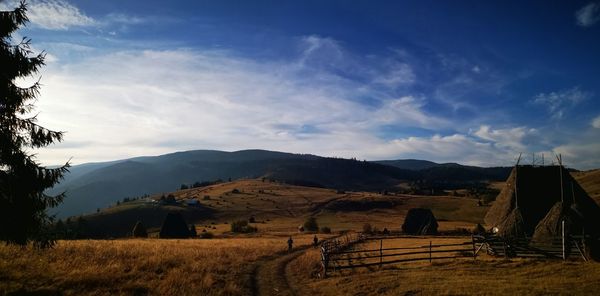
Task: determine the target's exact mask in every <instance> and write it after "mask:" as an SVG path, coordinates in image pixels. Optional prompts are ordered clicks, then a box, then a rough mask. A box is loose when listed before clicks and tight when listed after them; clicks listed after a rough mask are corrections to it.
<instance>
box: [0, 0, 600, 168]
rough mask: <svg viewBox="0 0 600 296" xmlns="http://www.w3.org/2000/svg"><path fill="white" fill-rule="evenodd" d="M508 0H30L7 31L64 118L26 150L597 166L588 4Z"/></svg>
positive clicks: (597, 36) (43, 100)
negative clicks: (30, 56)
mask: <svg viewBox="0 0 600 296" xmlns="http://www.w3.org/2000/svg"><path fill="white" fill-rule="evenodd" d="M522 2H523V1H498V2H492V1H293V2H292V1H62V0H60V1H56V0H51V1H29V5H30V19H31V23H30V24H29V25H28V26H27V28H25V29H22V30H20V31H19V32H18V36H15V37H21V36H27V37H30V38H32V39H33V46H34V49H36V50H45V51H46V52H47V53H48V60H47V61H48V65H47V66H46V67H45V68H44V70H43V71H42V72H41V73H40V74H41V76H42V83H43V85H44V86H43V89H42V93H41V96H40V99H39V101H38V103H37V106H38V110H37V112H40V116H39V119H40V122H41V123H42V124H43V125H46V126H48V127H50V128H53V129H58V130H65V131H67V134H66V138H65V141H64V142H63V143H61V144H57V145H54V146H52V147H49V148H46V149H43V150H40V151H36V152H37V153H38V158H39V160H40V161H42V162H43V163H46V164H54V163H60V162H63V161H65V160H67V159H68V158H70V157H73V162H74V163H83V162H89V161H102V160H113V159H118V158H126V157H132V156H139V155H157V154H162V153H168V152H173V151H181V150H190V149H219V150H229V151H231V150H240V149H250V148H260V149H270V150H281V151H289V152H298V153H312V154H318V155H324V156H341V157H356V158H359V159H368V160H376V159H396V158H419V159H428V160H433V161H439V162H450V161H451V162H460V163H466V164H474V165H485V166H492V165H511V164H512V163H514V161H515V159H516V157H517V156H518V155H519V153H525V155H526V161H529V162H530V161H531V155H532V153H537V154H538V157H539V155H540V154H542V153H543V154H544V155H545V157H546V159H551V158H552V155H554V154H557V153H561V154H562V155H563V158H564V160H565V162H566V163H567V164H568V165H570V166H574V167H577V168H582V169H588V168H597V167H600V54H599V53H600V2H599V1H527V3H522ZM14 3H15V2H14V1H3V2H2V3H0V8H2V9H8V8H10V7H11V6H13V5H14ZM32 79H37V77H33V78H32ZM27 82H28V81H27V80H25V81H23V82H22V83H23V84H26V83H27Z"/></svg>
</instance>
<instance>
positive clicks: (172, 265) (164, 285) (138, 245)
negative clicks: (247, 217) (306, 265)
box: [0, 235, 312, 295]
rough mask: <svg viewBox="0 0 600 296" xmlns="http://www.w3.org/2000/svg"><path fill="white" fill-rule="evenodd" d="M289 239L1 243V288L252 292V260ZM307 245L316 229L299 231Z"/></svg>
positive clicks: (84, 291)
mask: <svg viewBox="0 0 600 296" xmlns="http://www.w3.org/2000/svg"><path fill="white" fill-rule="evenodd" d="M286 240H287V237H277V236H264V237H261V238H260V239H258V238H232V239H213V240H153V239H147V240H137V239H136V240H134V239H131V240H117V241H94V240H82V241H60V242H59V244H58V246H57V247H56V248H54V249H51V250H44V251H31V250H29V249H21V248H19V247H14V246H5V245H4V244H2V245H0V279H2V280H0V294H1V295H6V294H9V293H16V295H22V294H25V292H37V293H39V294H35V295H57V292H62V293H64V294H65V295H145V294H146V293H148V292H150V293H151V295H248V294H250V287H249V286H248V285H249V275H248V273H249V268H250V267H251V266H250V264H251V263H252V262H254V261H256V260H258V259H259V258H261V257H262V256H269V255H273V254H274V253H276V252H282V251H284V250H286V248H287V246H286ZM294 240H295V245H296V246H301V245H307V244H310V243H311V242H312V235H296V236H294Z"/></svg>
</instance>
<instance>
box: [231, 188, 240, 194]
mask: <svg viewBox="0 0 600 296" xmlns="http://www.w3.org/2000/svg"><path fill="white" fill-rule="evenodd" d="M231 193H240V190H239V189H237V188H234V189H233V190H231Z"/></svg>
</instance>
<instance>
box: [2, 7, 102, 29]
mask: <svg viewBox="0 0 600 296" xmlns="http://www.w3.org/2000/svg"><path fill="white" fill-rule="evenodd" d="M27 3H28V8H29V11H28V13H27V16H28V17H29V20H30V21H31V24H32V25H33V26H34V27H37V28H42V29H47V30H68V29H70V28H73V27H86V26H93V25H95V24H96V21H95V20H94V19H93V18H91V17H89V16H87V15H85V13H83V12H82V11H80V10H79V9H78V8H77V7H75V6H73V5H71V4H70V3H68V2H67V1H63V0H36V1H27ZM18 5H19V1H17V0H10V1H3V2H2V3H0V10H13V9H14V8H15V7H17V6H18Z"/></svg>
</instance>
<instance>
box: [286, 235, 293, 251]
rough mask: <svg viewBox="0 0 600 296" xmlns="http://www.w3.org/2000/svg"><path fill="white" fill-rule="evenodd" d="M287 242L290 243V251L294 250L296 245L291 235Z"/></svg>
mask: <svg viewBox="0 0 600 296" xmlns="http://www.w3.org/2000/svg"><path fill="white" fill-rule="evenodd" d="M287 244H288V252H291V251H292V247H293V245H294V240H293V239H292V237H291V236H290V239H288V241H287Z"/></svg>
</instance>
